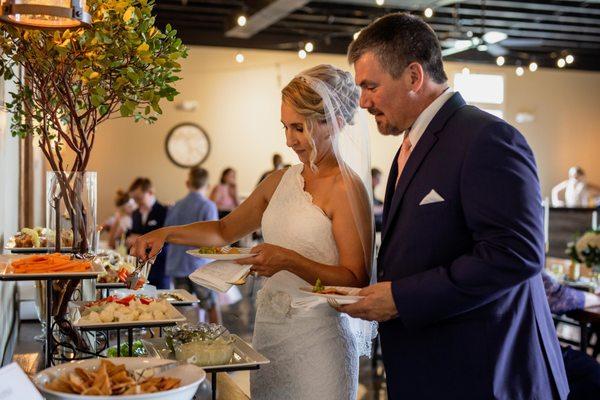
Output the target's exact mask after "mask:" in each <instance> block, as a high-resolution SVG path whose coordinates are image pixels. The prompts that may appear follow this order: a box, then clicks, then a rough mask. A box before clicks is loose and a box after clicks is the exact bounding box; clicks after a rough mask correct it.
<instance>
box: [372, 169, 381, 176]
mask: <svg viewBox="0 0 600 400" xmlns="http://www.w3.org/2000/svg"><path fill="white" fill-rule="evenodd" d="M376 176H381V170H380V169H379V168H371V178H375V177H376Z"/></svg>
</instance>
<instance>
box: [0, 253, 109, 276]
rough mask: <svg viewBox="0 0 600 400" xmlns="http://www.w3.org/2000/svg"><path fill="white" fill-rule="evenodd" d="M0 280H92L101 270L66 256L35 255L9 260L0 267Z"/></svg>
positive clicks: (88, 263)
mask: <svg viewBox="0 0 600 400" xmlns="http://www.w3.org/2000/svg"><path fill="white" fill-rule="evenodd" d="M0 268H2V269H0V280H1V279H10V280H38V279H47V278H65V279H66V278H76V277H78V278H94V277H96V276H98V275H99V274H100V273H101V272H102V270H101V269H100V268H98V267H97V266H95V265H94V264H93V263H92V262H91V261H90V260H86V259H77V258H73V257H72V256H70V255H68V254H59V253H51V254H37V255H32V256H29V257H20V258H15V259H13V260H11V261H10V262H9V263H8V264H6V265H5V266H4V267H0Z"/></svg>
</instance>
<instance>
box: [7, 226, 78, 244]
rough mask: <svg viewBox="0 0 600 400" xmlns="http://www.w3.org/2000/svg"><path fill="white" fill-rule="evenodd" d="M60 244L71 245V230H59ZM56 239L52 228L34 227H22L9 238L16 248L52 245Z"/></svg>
mask: <svg viewBox="0 0 600 400" xmlns="http://www.w3.org/2000/svg"><path fill="white" fill-rule="evenodd" d="M60 236H61V242H60V243H61V245H62V246H65V247H71V246H73V231H72V230H71V229H65V230H63V231H61V235H60ZM55 239H56V233H55V232H54V231H53V230H52V229H48V228H42V227H39V226H37V227H35V228H23V229H21V231H19V232H17V234H16V235H15V236H14V237H13V238H12V239H11V241H13V242H14V247H17V248H40V247H50V246H53V245H54V243H55Z"/></svg>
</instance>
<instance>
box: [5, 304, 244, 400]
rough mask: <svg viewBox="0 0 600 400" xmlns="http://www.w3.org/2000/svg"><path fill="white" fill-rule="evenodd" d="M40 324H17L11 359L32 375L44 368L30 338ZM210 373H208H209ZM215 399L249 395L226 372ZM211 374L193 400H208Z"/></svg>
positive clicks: (36, 345) (219, 377)
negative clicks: (16, 334) (16, 335)
mask: <svg viewBox="0 0 600 400" xmlns="http://www.w3.org/2000/svg"><path fill="white" fill-rule="evenodd" d="M189 308H190V310H188V312H186V314H193V313H196V312H195V310H193V309H195V307H189ZM40 330H41V326H40V324H39V323H37V322H22V323H21V324H20V326H19V334H18V338H17V343H16V346H15V351H14V355H13V361H15V362H16V363H18V364H19V365H20V366H21V368H22V369H23V371H25V373H26V374H27V375H28V376H30V377H32V376H33V375H35V374H36V373H37V372H39V371H40V370H42V369H43V368H44V352H43V348H42V344H41V343H38V342H35V341H32V340H31V338H32V337H33V336H35V335H37V334H39V333H40ZM209 375H210V374H209ZM216 379H217V386H218V388H219V390H218V391H217V399H223V400H248V399H249V397H248V396H246V394H245V393H244V392H243V391H242V390H241V389H240V388H239V387H238V386H237V385H236V384H235V382H234V381H233V380H232V379H231V378H230V377H229V375H228V374H223V373H219V374H216ZM211 381H212V376H208V377H207V379H206V380H205V381H204V382H203V383H202V384H201V385H200V388H199V389H198V392H197V393H196V397H195V400H209V399H211V398H212V397H211V396H212V386H211Z"/></svg>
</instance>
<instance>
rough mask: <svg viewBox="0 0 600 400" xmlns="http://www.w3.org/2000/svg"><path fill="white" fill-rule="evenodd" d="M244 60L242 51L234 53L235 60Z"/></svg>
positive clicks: (241, 61) (240, 61)
mask: <svg viewBox="0 0 600 400" xmlns="http://www.w3.org/2000/svg"><path fill="white" fill-rule="evenodd" d="M244 60H245V58H244V55H243V54H242V53H237V54H236V55H235V61H237V62H238V63H240V64H241V63H243V62H244Z"/></svg>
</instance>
